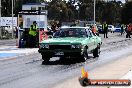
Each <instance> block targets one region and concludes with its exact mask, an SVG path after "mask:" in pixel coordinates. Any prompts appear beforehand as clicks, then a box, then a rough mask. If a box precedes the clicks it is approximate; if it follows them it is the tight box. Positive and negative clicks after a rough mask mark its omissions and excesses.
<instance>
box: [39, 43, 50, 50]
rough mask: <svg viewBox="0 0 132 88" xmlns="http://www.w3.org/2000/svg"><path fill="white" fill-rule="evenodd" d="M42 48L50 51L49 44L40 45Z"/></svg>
mask: <svg viewBox="0 0 132 88" xmlns="http://www.w3.org/2000/svg"><path fill="white" fill-rule="evenodd" d="M40 48H47V49H48V48H49V45H48V44H41V45H40Z"/></svg>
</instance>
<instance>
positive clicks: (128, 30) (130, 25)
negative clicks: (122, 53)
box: [126, 24, 132, 38]
mask: <svg viewBox="0 0 132 88" xmlns="http://www.w3.org/2000/svg"><path fill="white" fill-rule="evenodd" d="M131 31H132V24H129V25H128V26H127V34H126V38H131V36H130V35H131Z"/></svg>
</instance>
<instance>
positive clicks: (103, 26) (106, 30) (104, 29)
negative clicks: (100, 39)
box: [102, 22, 108, 38]
mask: <svg viewBox="0 0 132 88" xmlns="http://www.w3.org/2000/svg"><path fill="white" fill-rule="evenodd" d="M102 29H103V32H104V38H108V36H107V34H108V25H107V23H106V22H104V24H103V25H102Z"/></svg>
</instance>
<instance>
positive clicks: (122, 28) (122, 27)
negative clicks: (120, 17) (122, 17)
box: [121, 24, 124, 35]
mask: <svg viewBox="0 0 132 88" xmlns="http://www.w3.org/2000/svg"><path fill="white" fill-rule="evenodd" d="M123 33H124V25H123V24H122V25H121V35H122V34H123Z"/></svg>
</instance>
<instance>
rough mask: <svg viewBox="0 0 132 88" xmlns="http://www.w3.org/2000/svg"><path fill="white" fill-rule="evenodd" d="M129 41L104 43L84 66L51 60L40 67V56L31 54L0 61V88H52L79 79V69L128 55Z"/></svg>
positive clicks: (95, 66)
mask: <svg viewBox="0 0 132 88" xmlns="http://www.w3.org/2000/svg"><path fill="white" fill-rule="evenodd" d="M131 44H132V42H131V39H122V40H119V41H111V42H107V43H104V44H103V46H102V48H101V51H102V52H101V55H100V57H99V58H93V57H92V55H91V54H90V55H89V57H90V59H88V60H87V61H86V62H84V63H79V62H75V61H74V62H71V61H70V60H68V61H65V62H61V61H59V59H58V58H52V60H51V62H50V63H49V64H43V65H42V60H41V55H40V54H38V53H34V54H32V55H25V56H20V57H15V58H14V59H13V60H6V61H5V60H3V61H0V71H1V72H0V88H52V87H53V86H55V85H56V84H59V83H61V82H63V81H65V80H67V79H70V78H72V77H74V76H80V73H81V71H80V69H81V67H82V66H84V67H85V69H86V70H92V69H95V68H98V67H99V66H102V65H105V64H107V63H110V62H112V61H115V60H117V59H120V57H125V56H126V55H130V54H132V51H131V49H132V47H131Z"/></svg>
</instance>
